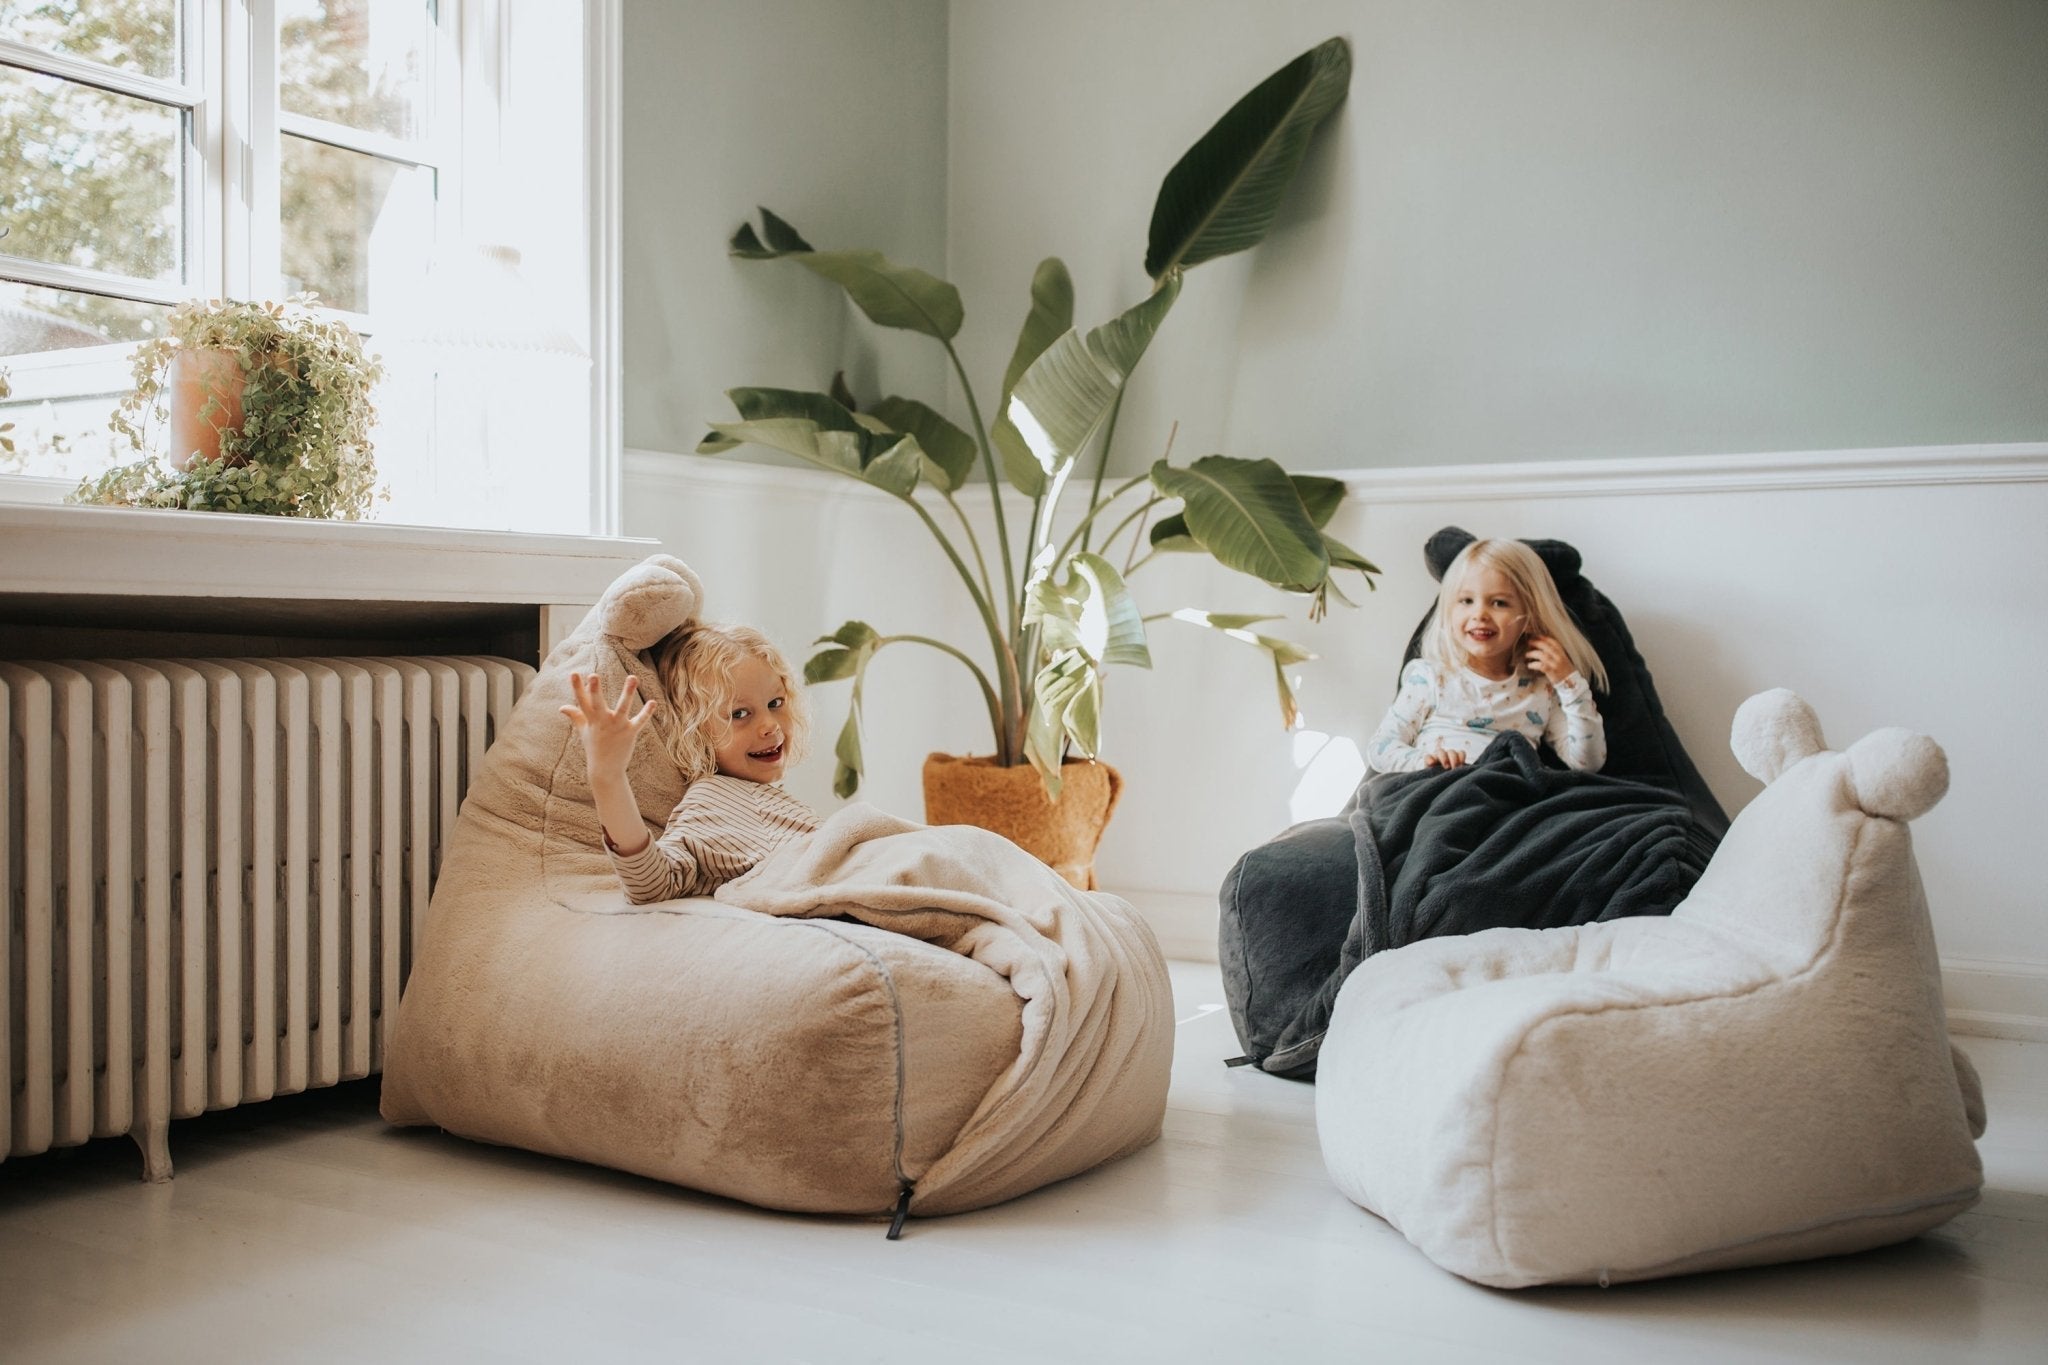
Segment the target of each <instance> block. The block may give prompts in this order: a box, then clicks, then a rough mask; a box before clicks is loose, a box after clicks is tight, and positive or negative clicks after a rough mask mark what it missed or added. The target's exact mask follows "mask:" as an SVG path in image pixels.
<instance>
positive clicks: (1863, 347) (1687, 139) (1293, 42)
mask: <svg viewBox="0 0 2048 1365" xmlns="http://www.w3.org/2000/svg"><path fill="white" fill-rule="evenodd" d="M1338 34H1341V35H1344V36H1347V37H1348V38H1349V39H1350V40H1351V43H1352V47H1353V51H1354V57H1355V63H1356V70H1355V74H1354V76H1353V79H1352V83H1351V89H1350V97H1349V100H1348V102H1347V104H1346V105H1345V106H1344V108H1343V109H1342V110H1341V111H1340V112H1339V114H1338V115H1337V118H1336V120H1335V122H1334V123H1333V124H1332V126H1331V127H1330V128H1329V129H1328V130H1327V136H1326V137H1325V138H1324V139H1323V140H1322V142H1321V145H1320V146H1319V147H1317V148H1316V149H1315V150H1313V151H1312V153H1311V155H1310V158H1309V161H1308V163H1307V165H1306V167H1305V168H1304V172H1303V175H1302V179H1301V180H1300V181H1299V182H1298V183H1297V184H1296V186H1295V188H1294V195H1293V201H1292V202H1291V203H1290V205H1289V206H1288V207H1287V208H1286V209H1285V210H1284V211H1283V216H1282V219H1281V221H1280V223H1279V225H1278V226H1277V228H1276V230H1275V232H1274V233H1273V235H1272V236H1271V237H1269V238H1268V240H1267V242H1266V244H1265V245H1264V246H1263V247H1262V248H1261V249H1259V250H1258V251H1257V252H1255V253H1253V254H1251V255H1250V256H1248V257H1239V258H1231V259H1229V260H1226V261H1221V262H1216V263H1212V264H1209V265H1204V266H1201V267H1199V268H1197V269H1196V270H1194V271H1193V272H1191V273H1190V275H1189V277H1188V282H1187V288H1186V290H1185V292H1184V293H1183V295H1182V297H1181V300H1180V302H1179V303H1178V304H1177V305H1176V308H1175V314H1174V316H1173V317H1171V318H1170V319H1169V320H1168V322H1167V324H1166V326H1165V328H1164V330H1163V331H1162V333H1161V337H1160V340H1159V341H1158V342H1157V343H1156V344H1155V346H1154V349H1153V353H1152V355H1151V356H1149V357H1148V358H1147V360H1146V362H1145V369H1144V370H1143V371H1142V372H1141V373H1140V376H1139V380H1138V385H1137V389H1136V395H1137V398H1136V401H1134V402H1133V403H1131V404H1130V405H1128V406H1127V409H1126V415H1125V422H1124V431H1123V433H1122V434H1121V435H1120V437H1119V442H1118V444H1119V452H1118V453H1119V457H1120V459H1121V461H1123V462H1127V463H1128V464H1129V467H1132V468H1136V467H1139V466H1138V464H1137V463H1136V462H1138V461H1141V460H1143V461H1149V459H1150V458H1151V457H1153V456H1155V455H1156V454H1157V453H1158V451H1159V449H1160V447H1161V445H1162V443H1163V442H1164V439H1165V435H1166V432H1167V429H1168V423H1169V422H1170V421H1171V420H1174V419H1178V420H1179V422H1180V423H1181V429H1180V436H1179V440H1178V443H1177V446H1176V450H1177V452H1179V453H1180V454H1184V455H1193V454H1201V453H1204V452H1207V451H1210V450H1216V449H1223V450H1228V451H1231V452H1233V453H1237V454H1246V455H1270V456H1272V457H1274V458H1276V459H1279V460H1281V461H1282V462H1283V463H1285V464H1288V465H1289V466H1290V467H1298V468H1299V467H1310V468H1357V467H1371V466H1406V465H1415V464H1462V463H1466V462H1472V461H1493V460H1521V459H1580V458H1590V457H1604V456H1619V457H1631V456H1642V455H1666V454H1717V453H1723V452H1730V451H1777V450H1816V449H1836V448H1856V447H1869V446H1896V445H1924V444H1948V443H1957V442H1973V441H2016V440H2038V439H2041V438H2042V437H2043V436H2044V435H2048V383H2044V382H2043V377H2044V376H2048V228H2044V226H2043V225H2044V224H2048V6H2044V5H2041V4H2039V3H2037V2H2036V0H1714V3H1707V4H1703V3H1697V0H1544V2H1543V3H1541V4H1530V3H1526V0H1444V2H1443V3H1421V2H1420V0H1290V3H1287V4H1265V5H1254V4H1244V3H1240V2H1239V0H1119V2H1118V3H1115V4H1101V3H1098V2H1097V0H1038V2H1037V3H1033V4H1029V5H1020V4H1013V3H1003V2H1002V0H955V3H954V4H953V6H952V41H951V70H952V91H953V96H952V107H951V120H950V122H951V131H952V140H951V148H950V156H951V171H950V175H949V183H948V203H949V209H948V216H949V220H950V224H951V236H950V243H951V245H950V254H951V259H952V272H953V273H952V279H953V281H954V283H956V284H958V285H959V286H960V288H961V289H962V291H963V292H964V293H965V295H966V297H967V301H968V310H969V312H968V329H967V333H966V337H965V340H966V343H967V344H966V348H965V349H966V352H967V355H968V358H969V361H970V368H971V370H972V372H973V373H974V374H975V375H976V377H977V382H981V379H980V377H981V376H984V375H994V374H999V373H1000V369H1001V366H1002V363H1003V360H1004V359H1005V358H1006V357H1007V355H1008V353H1009V348H1010V345H1011V343H1012V340H1013V338H1014V336H1015V329H1016V326H1017V322H1018V319H1019V318H1020V317H1021V314H1022V305H1023V300H1024V297H1025V288H1026V285H1027V283H1028V281H1029V279H1030V275H1031V270H1032V267H1033V265H1034V264H1035V263H1036V262H1037V261H1038V259H1039V258H1040V257H1042V256H1044V255H1047V254H1058V255H1061V256H1063V257H1064V258H1065V259H1066V260H1067V262H1068V264H1069V266H1070V267H1071V268H1072V269H1073V272H1074V277H1075V281H1076V285H1077V289H1078V294H1079V297H1080V302H1081V313H1082V315H1083V316H1084V317H1086V318H1088V319H1091V320H1097V321H1099V320H1100V319H1102V318H1104V317H1106V316H1108V315H1109V314H1110V313H1112V312H1114V311H1115V310H1116V309H1117V308H1119V307H1123V306H1127V305H1128V304H1130V303H1132V302H1134V301H1136V299H1138V298H1139V297H1141V296H1142V294H1143V291H1144V290H1145V288H1146V280H1145V277H1144V272H1143V270H1142V266H1141V262H1142V259H1143V255H1144V249H1145V237H1146V226H1147V222H1148V219H1149V215H1150V212H1151V206H1152V200H1153V196H1154V194H1155V193H1156V192H1157V189H1158V186H1159V182H1160V179H1161V178H1162V177H1163V176H1164V174H1165V172H1166V170H1167V169H1168V168H1169V167H1170V166H1171V165H1172V164H1173V163H1174V161H1175V160H1176V159H1177V158H1178V157H1179V156H1180V154H1181V153H1182V152H1183V151H1184V150H1185V149H1186V148H1187V147H1188V145H1189V144H1190V143H1192V142H1193V141H1194V139H1195V138H1196V137H1198V136H1199V135H1200V134H1201V133H1202V132H1203V131H1204V130H1205V129H1206V128H1207V127H1208V126H1209V124H1210V123H1211V122H1212V121H1213V120H1214V119H1215V118H1216V117H1217V116H1218V115H1219V114H1221V113H1222V112H1223V110H1224V109H1225V108H1227V107H1228V106H1229V104H1230V102H1231V101H1233V100H1234V99H1236V98H1237V97H1238V96H1239V95H1240V94H1242V93H1243V92H1244V91H1246V90H1248V89H1249V88H1250V87H1251V86H1252V84H1253V83H1254V82H1256V81H1257V80H1259V79H1260V78H1262V77H1263V76H1265V75H1266V74H1267V73H1268V72H1269V71H1271V70H1273V69H1274V68H1276V67H1278V66H1279V65H1280V64H1281V63H1282V62H1284V61H1286V60H1288V59H1289V58H1291V57H1293V56H1294V55H1295V54H1296V53H1298V52H1301V51H1303V50H1305V49H1307V48H1308V47H1310V46H1312V45H1313V44H1315V43H1317V42H1320V41H1321V40H1323V39H1324V38H1327V37H1330V36H1333V35H1338Z"/></svg>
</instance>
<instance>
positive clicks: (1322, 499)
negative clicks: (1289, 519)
mask: <svg viewBox="0 0 2048 1365" xmlns="http://www.w3.org/2000/svg"><path fill="white" fill-rule="evenodd" d="M1287 477H1288V478H1289V479H1291V480H1293V481H1294V492H1295V496H1297V497H1299V498H1300V499H1301V507H1302V510H1303V511H1305V512H1307V513H1308V519H1309V520H1310V521H1312V522H1314V523H1315V524H1316V525H1317V526H1318V527H1322V526H1328V525H1329V524H1330V518H1331V517H1334V516H1336V515H1337V509H1338V508H1339V507H1342V506H1343V505H1344V493H1345V488H1344V480H1342V479H1333V478H1330V477H1329V476H1328V475H1326V474H1289V475H1288V476H1287Z"/></svg>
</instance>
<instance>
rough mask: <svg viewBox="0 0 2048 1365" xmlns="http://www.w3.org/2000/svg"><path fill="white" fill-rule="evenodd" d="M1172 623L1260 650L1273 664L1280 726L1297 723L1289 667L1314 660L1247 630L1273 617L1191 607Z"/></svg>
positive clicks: (1288, 645)
mask: <svg viewBox="0 0 2048 1365" xmlns="http://www.w3.org/2000/svg"><path fill="white" fill-rule="evenodd" d="M1173 619H1174V620H1176V621H1185V622H1186V623H1187V624H1189V625H1191V626H1201V627H1202V628H1203V629H1205V630H1213V631H1216V632H1217V633H1219V634H1222V635H1226V636H1228V637H1229V638H1231V639H1233V640H1237V641H1241V642H1242V643H1244V644H1248V645H1251V646H1252V647H1253V648H1255V649H1262V650H1264V651H1265V652H1266V654H1267V655H1268V656H1269V657H1270V658H1271V659H1272V661H1273V682H1274V686H1275V688H1276V690H1277V691H1278V692H1279V694H1280V724H1281V726H1282V728H1284V729H1288V730H1292V729H1293V728H1294V727H1295V726H1296V725H1297V724H1298V723H1300V720H1301V704H1300V702H1299V701H1298V700H1297V699H1296V697H1295V695H1294V684H1293V683H1292V682H1290V681H1289V680H1288V677H1287V669H1288V666H1289V665H1290V664H1303V663H1307V662H1308V661H1309V660H1311V659H1313V658H1315V657H1316V656H1315V655H1313V654H1311V653H1310V652H1309V651H1307V650H1305V649H1303V648H1302V647H1301V646H1300V645H1298V644H1295V643H1294V642H1293V641H1292V640H1280V639H1276V638H1274V637H1273V636H1271V635H1261V634H1259V633H1258V632H1257V631H1253V630H1247V629H1246V627H1247V626H1254V625H1257V624H1258V623H1259V622H1261V621H1277V620H1279V619H1280V618H1279V617H1277V616H1273V615H1264V616H1261V615H1255V614H1252V613H1249V612H1219V611H1200V610H1197V609H1196V608H1194V607H1182V608H1181V609H1180V610H1179V611H1177V612H1174V613H1173Z"/></svg>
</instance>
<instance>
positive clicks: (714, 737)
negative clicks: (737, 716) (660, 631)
mask: <svg viewBox="0 0 2048 1365" xmlns="http://www.w3.org/2000/svg"><path fill="white" fill-rule="evenodd" d="M647 654H648V661H649V662H650V663H652V664H653V665H654V672H655V676H656V677H658V678H660V679H661V685H662V689H663V690H664V691H666V692H667V693H668V704H667V705H666V706H664V707H663V708H662V709H661V710H660V711H657V712H656V713H655V715H654V717H653V719H654V723H655V732H656V733H657V734H659V735H660V736H661V744H662V748H664V749H665V750H667V752H668V755H669V757H670V758H672V759H674V760H675V764H676V766H677V767H678V768H681V769H682V770H683V780H684V782H686V783H688V782H695V781H697V780H698V779H699V778H704V777H709V776H711V774H713V773H715V772H717V771H718V753H717V750H718V746H719V745H720V744H722V743H724V742H725V738H726V736H727V735H729V734H731V733H732V694H733V672H734V670H736V669H737V668H738V667H739V665H740V661H741V660H743V659H758V660H760V661H761V662H762V663H764V664H766V665H768V667H770V668H772V669H774V670H775V676H776V679H777V680H778V681H779V682H780V683H781V685H782V731H783V740H782V743H783V747H784V748H785V749H786V750H787V751H788V754H787V758H788V762H789V763H792V764H793V763H795V762H796V761H797V760H798V759H800V758H802V757H803V756H804V753H805V752H806V750H807V749H808V748H809V747H810V738H811V712H810V707H809V706H808V705H806V703H805V699H804V689H803V685H802V681H801V680H800V679H799V678H798V676H797V674H796V671H795V670H794V669H792V668H791V667H790V666H789V660H787V659H785V658H784V657H783V656H782V651H781V650H779V649H777V648H776V647H775V645H774V644H773V643H772V642H771V641H770V640H769V639H768V637H767V636H765V635H763V634H762V633H761V632H760V631H758V630H755V629H754V628H753V627H751V626H721V625H716V624H713V623H710V622H705V621H691V622H689V623H688V624H686V625H682V626H678V627H677V628H676V629H674V630H672V631H670V632H669V633H668V634H667V635H665V636H663V637H662V638H661V640H660V641H659V642H658V643H657V644H656V645H655V646H654V648H652V649H650V650H649V651H647Z"/></svg>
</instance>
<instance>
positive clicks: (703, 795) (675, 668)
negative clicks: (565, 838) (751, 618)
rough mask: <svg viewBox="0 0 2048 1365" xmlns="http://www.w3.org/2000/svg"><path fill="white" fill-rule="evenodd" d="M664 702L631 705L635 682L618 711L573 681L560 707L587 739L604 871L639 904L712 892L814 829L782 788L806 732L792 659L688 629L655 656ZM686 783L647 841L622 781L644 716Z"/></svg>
mask: <svg viewBox="0 0 2048 1365" xmlns="http://www.w3.org/2000/svg"><path fill="white" fill-rule="evenodd" d="M651 654H652V662H653V664H654V669H655V672H656V673H657V674H658V675H659V676H660V678H661V681H662V685H663V687H664V688H666V689H667V691H668V696H669V704H668V706H667V708H666V711H665V712H664V711H663V710H662V708H661V703H660V702H658V701H655V700H652V699H649V700H648V701H646V702H644V703H641V704H640V705H639V706H637V707H636V706H635V704H634V703H635V702H636V701H637V700H638V698H637V692H638V683H637V682H636V681H635V680H634V679H633V678H631V677H628V678H627V679H626V683H625V686H624V687H623V688H622V689H621V690H620V693H619V700H618V704H617V705H611V704H609V703H607V702H606V701H605V698H604V691H603V687H602V685H601V684H600V683H599V682H598V680H597V679H595V678H585V677H583V676H582V675H580V674H575V673H572V674H570V675H569V686H570V688H571V690H572V691H573V692H574V694H575V697H576V701H575V704H574V705H570V706H564V707H563V708H562V714H563V715H565V716H567V717H569V720H570V722H571V723H572V724H573V725H575V727H576V732H577V734H578V735H579V736H581V737H582V740H583V757H584V761H585V764H586V766H587V767H588V768H589V770H590V797H591V801H592V803H593V804H594V805H595V806H596V807H597V816H598V822H599V824H600V825H601V826H602V827H603V831H604V842H605V848H606V850H607V851H608V852H609V853H610V855H611V860H612V869H613V870H614V871H615V872H617V873H618V876H619V881H620V883H621V884H622V885H623V886H624V888H625V890H626V895H627V897H628V898H629V899H630V900H631V901H632V902H633V903H634V904H636V905H640V904H646V903H648V902H651V901H663V900H674V899H676V898H677V897H680V896H701V895H706V894H709V893H710V892H711V891H713V890H715V889H717V888H718V887H719V886H720V885H722V884H723V883H725V882H728V881H730V880H732V879H733V878H734V877H737V876H739V875H740V874H741V873H742V872H745V871H746V870H747V869H749V868H751V867H752V866H754V864H755V863H758V862H759V861H760V860H761V859H762V858H765V857H766V856H768V854H769V853H770V852H772V851H773V850H775V849H776V848H778V847H780V846H781V845H783V844H785V843H787V842H789V841H790V840H792V839H796V838H800V837H802V836H803V835H806V834H809V833H810V832H811V831H813V830H815V829H816V828H817V827H818V817H817V816H816V815H815V814H813V813H812V811H811V809H810V808H809V807H808V806H806V805H804V803H803V802H801V801H799V800H797V798H796V797H794V796H791V795H790V794H789V793H788V792H786V791H784V790H783V789H782V786H781V781H782V775H783V772H784V771H785V769H786V768H787V766H788V765H789V764H790V763H791V762H794V761H795V760H796V759H797V758H798V757H800V756H801V754H802V752H803V748H804V742H805V740H806V738H807V737H808V735H809V732H810V725H809V717H808V713H807V711H806V709H805V707H804V704H803V692H802V689H801V688H800V687H799V686H798V684H797V680H796V674H795V671H794V670H793V669H791V668H790V666H789V662H788V660H786V659H784V658H783V656H782V654H781V652H780V651H779V650H777V649H776V648H775V646H774V645H773V644H771V643H769V641H768V639H767V637H766V636H764V635H762V634H761V633H760V632H759V631H756V630H750V629H748V628H747V627H745V626H717V625H708V624H703V623H699V622H692V623H690V624H689V625H686V626H683V627H681V628H679V629H677V630H676V631H674V632H672V633H671V634H669V635H668V636H667V637H666V638H664V639H663V640H662V641H661V642H660V643H659V644H657V645H656V646H655V647H654V649H653V650H652V651H651ZM656 717H659V718H660V719H661V721H662V723H660V724H657V725H656V726H655V732H656V734H657V736H658V737H659V739H660V742H661V744H662V747H663V749H664V751H665V752H666V753H667V755H668V757H669V758H671V759H672V760H673V761H674V762H675V765H676V767H677V768H678V769H679V770H680V771H681V773H682V776H683V780H684V782H685V783H686V784H687V786H686V788H685V790H684V792H683V798H682V800H681V801H679V802H677V803H676V806H675V809H674V810H672V811H670V812H669V817H668V823H667V825H666V827H665V828H664V829H663V830H662V833H661V836H660V837H659V838H658V839H650V838H649V837H648V826H647V823H646V821H645V820H643V819H642V818H641V815H640V806H639V802H638V801H637V800H636V799H635V797H634V795H633V786H632V783H631V781H630V780H629V779H628V777H627V776H626V768H627V763H628V761H629V760H630V759H631V758H632V755H633V746H634V745H635V743H637V742H638V740H639V737H640V731H641V730H642V729H643V728H644V727H646V726H647V725H648V723H649V721H650V719H652V718H656Z"/></svg>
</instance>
